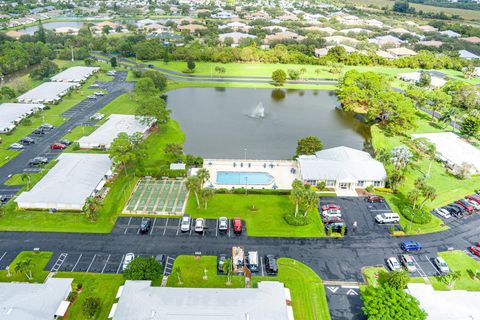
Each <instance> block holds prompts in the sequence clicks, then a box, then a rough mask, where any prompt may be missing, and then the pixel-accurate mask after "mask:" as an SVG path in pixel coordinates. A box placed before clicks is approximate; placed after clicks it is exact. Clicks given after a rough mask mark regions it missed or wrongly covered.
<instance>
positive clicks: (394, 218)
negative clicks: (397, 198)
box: [375, 212, 400, 223]
mask: <svg viewBox="0 0 480 320" xmlns="http://www.w3.org/2000/svg"><path fill="white" fill-rule="evenodd" d="M375 220H376V221H377V222H378V223H398V222H400V216H399V215H398V213H395V212H387V213H381V214H377V215H376V216H375Z"/></svg>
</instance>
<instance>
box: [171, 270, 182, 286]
mask: <svg viewBox="0 0 480 320" xmlns="http://www.w3.org/2000/svg"><path fill="white" fill-rule="evenodd" d="M172 273H174V274H176V275H177V279H178V284H179V285H182V284H183V281H182V269H180V267H175V268H173V270H172Z"/></svg>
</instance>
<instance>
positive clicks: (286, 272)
mask: <svg viewBox="0 0 480 320" xmlns="http://www.w3.org/2000/svg"><path fill="white" fill-rule="evenodd" d="M277 263H278V275H277V277H252V284H253V285H254V286H255V285H256V284H257V283H258V282H260V281H265V280H267V281H268V280H270V281H280V282H283V283H284V285H285V287H287V288H289V289H290V293H291V296H292V307H293V314H294V316H295V319H302V320H314V319H318V320H328V319H330V311H329V309H328V303H327V297H326V295H325V287H324V286H323V282H322V279H320V277H319V276H318V275H317V274H316V273H315V272H314V271H313V270H312V269H310V268H309V267H308V266H306V265H304V264H303V263H301V262H299V261H296V260H293V259H289V258H280V259H278V261H277Z"/></svg>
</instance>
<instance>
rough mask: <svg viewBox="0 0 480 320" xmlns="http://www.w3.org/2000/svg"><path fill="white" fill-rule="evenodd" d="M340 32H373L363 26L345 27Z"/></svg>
mask: <svg viewBox="0 0 480 320" xmlns="http://www.w3.org/2000/svg"><path fill="white" fill-rule="evenodd" d="M339 32H341V33H343V34H348V33H350V32H351V33H372V31H370V30H367V29H363V28H351V29H343V30H340V31H339Z"/></svg>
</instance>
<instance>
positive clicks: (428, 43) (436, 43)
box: [417, 40, 443, 48]
mask: <svg viewBox="0 0 480 320" xmlns="http://www.w3.org/2000/svg"><path fill="white" fill-rule="evenodd" d="M417 44H420V45H422V46H427V47H434V48H440V47H441V46H442V45H443V42H442V41H437V40H429V41H418V42H417Z"/></svg>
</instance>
